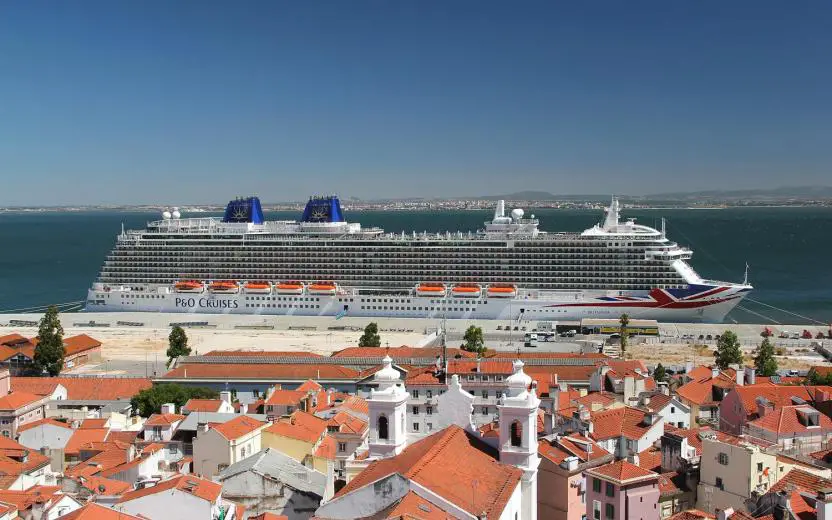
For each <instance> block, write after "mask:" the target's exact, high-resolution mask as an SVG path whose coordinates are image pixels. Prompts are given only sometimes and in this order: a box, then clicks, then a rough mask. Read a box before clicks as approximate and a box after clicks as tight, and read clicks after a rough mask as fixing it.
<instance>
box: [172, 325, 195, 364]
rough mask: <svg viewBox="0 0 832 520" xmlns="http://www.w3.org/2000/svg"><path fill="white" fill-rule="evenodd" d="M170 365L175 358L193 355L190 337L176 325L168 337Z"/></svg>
mask: <svg viewBox="0 0 832 520" xmlns="http://www.w3.org/2000/svg"><path fill="white" fill-rule="evenodd" d="M167 354H168V363H170V362H171V361H173V358H177V357H180V356H189V355H191V348H190V347H189V346H188V335H187V334H185V330H184V329H183V328H182V327H180V326H179V325H174V326H173V328H172V329H171V330H170V335H169V336H168V352H167Z"/></svg>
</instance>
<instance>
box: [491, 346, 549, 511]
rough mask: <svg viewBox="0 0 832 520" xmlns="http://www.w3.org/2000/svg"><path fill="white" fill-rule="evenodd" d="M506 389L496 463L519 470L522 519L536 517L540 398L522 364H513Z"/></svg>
mask: <svg viewBox="0 0 832 520" xmlns="http://www.w3.org/2000/svg"><path fill="white" fill-rule="evenodd" d="M506 383H507V385H508V390H507V392H506V396H505V397H504V398H503V401H502V404H500V405H498V407H497V408H498V410H499V412H500V462H502V463H504V464H511V465H513V466H517V467H518V468H520V469H521V470H523V477H522V479H521V481H520V485H521V494H522V518H523V519H536V518H537V467H538V465H539V464H540V458H539V457H538V455H537V409H538V407H539V406H540V399H538V397H537V391H536V389H535V387H534V386H533V385H532V378H531V377H529V376H528V374H526V373H525V372H523V362H522V361H520V360H519V359H518V360H517V361H515V362H514V373H513V374H512V375H510V376H509V377H508V378H507V379H506Z"/></svg>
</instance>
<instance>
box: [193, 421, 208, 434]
mask: <svg viewBox="0 0 832 520" xmlns="http://www.w3.org/2000/svg"><path fill="white" fill-rule="evenodd" d="M196 429H197V431H198V432H199V433H205V432H207V431H208V423H207V422H201V423H198V424H197V425H196Z"/></svg>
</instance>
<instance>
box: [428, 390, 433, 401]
mask: <svg viewBox="0 0 832 520" xmlns="http://www.w3.org/2000/svg"><path fill="white" fill-rule="evenodd" d="M427 396H428V399H430V398H431V397H433V390H428V391H427Z"/></svg>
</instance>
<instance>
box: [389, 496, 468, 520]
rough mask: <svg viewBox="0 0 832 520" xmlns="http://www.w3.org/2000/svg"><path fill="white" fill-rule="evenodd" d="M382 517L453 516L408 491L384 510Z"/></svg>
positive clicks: (432, 519)
mask: <svg viewBox="0 0 832 520" xmlns="http://www.w3.org/2000/svg"><path fill="white" fill-rule="evenodd" d="M384 518H391V519H402V520H411V519H412V520H417V519H418V520H447V519H452V518H454V517H453V516H452V515H451V514H449V513H448V512H446V511H445V510H444V509H442V508H440V507H439V506H437V505H436V504H434V503H432V502H430V501H428V500H427V499H425V498H423V497H421V496H419V495H417V494H416V493H414V492H413V491H408V492H407V493H405V495H404V497H402V499H401V500H399V501H398V502H397V503H395V504H394V505H393V506H392V507H391V508H389V509H387V510H385V511H384Z"/></svg>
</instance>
